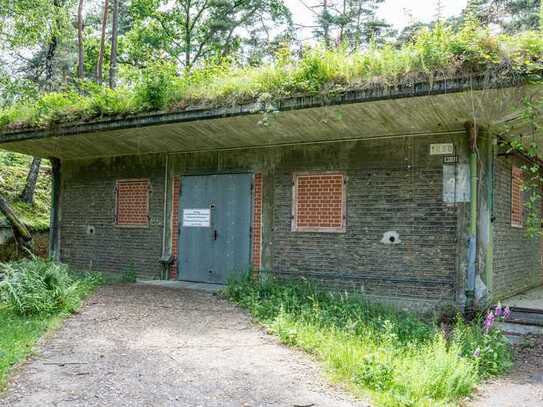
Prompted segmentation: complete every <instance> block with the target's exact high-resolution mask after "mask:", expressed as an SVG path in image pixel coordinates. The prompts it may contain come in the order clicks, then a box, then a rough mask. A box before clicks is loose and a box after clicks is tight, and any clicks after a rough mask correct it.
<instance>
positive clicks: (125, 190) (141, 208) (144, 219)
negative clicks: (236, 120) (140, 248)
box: [115, 179, 150, 226]
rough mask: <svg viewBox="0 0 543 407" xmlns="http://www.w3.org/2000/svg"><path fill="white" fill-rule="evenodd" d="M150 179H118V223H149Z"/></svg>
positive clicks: (133, 224)
mask: <svg viewBox="0 0 543 407" xmlns="http://www.w3.org/2000/svg"><path fill="white" fill-rule="evenodd" d="M149 189H150V188H149V180H148V179H127V180H119V181H117V187H116V197H117V205H116V216H115V220H116V222H115V223H116V224H117V225H122V226H147V225H149Z"/></svg>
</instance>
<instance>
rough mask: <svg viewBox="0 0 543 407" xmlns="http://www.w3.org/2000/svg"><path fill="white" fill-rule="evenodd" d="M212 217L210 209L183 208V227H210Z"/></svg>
mask: <svg viewBox="0 0 543 407" xmlns="http://www.w3.org/2000/svg"><path fill="white" fill-rule="evenodd" d="M210 218H211V211H210V210H209V209H183V227H192V228H208V227H209V223H210Z"/></svg>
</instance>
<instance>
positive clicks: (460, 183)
mask: <svg viewBox="0 0 543 407" xmlns="http://www.w3.org/2000/svg"><path fill="white" fill-rule="evenodd" d="M469 200H470V184H469V165H468V164H457V165H449V164H443V202H445V203H449V204H452V203H457V202H469Z"/></svg>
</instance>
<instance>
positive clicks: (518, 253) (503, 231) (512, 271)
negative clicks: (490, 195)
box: [493, 157, 543, 300]
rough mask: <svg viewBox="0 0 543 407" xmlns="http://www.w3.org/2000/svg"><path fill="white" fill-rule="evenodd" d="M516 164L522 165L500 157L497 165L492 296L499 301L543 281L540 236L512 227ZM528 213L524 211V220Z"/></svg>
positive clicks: (523, 228) (522, 228)
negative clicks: (534, 237) (531, 235)
mask: <svg viewBox="0 0 543 407" xmlns="http://www.w3.org/2000/svg"><path fill="white" fill-rule="evenodd" d="M513 164H515V165H516V166H519V165H521V164H520V163H514V162H513V159H512V158H507V157H498V158H497V160H496V165H495V176H494V219H495V220H494V273H493V285H494V292H493V295H494V298H495V299H496V300H497V299H500V298H505V297H508V296H511V295H514V294H516V293H518V292H521V291H524V290H526V289H528V288H531V287H534V286H537V285H540V284H542V283H543V279H542V277H543V273H542V272H541V264H540V261H541V258H540V253H541V252H540V243H539V241H538V240H539V239H531V238H529V237H527V236H526V230H525V227H515V226H513V224H514V223H515V222H514V221H513V219H512V211H511V209H512V198H513V195H514V194H513V191H512V186H513V180H512V178H511V177H512V174H513ZM517 199H519V198H517ZM520 209H521V210H522V209H523V207H522V206H520ZM522 212H525V210H523V211H522ZM525 216H526V213H522V217H523V219H524V218H525ZM521 223H524V224H525V222H521Z"/></svg>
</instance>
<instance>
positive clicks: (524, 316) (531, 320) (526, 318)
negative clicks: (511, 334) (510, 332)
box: [507, 307, 543, 326]
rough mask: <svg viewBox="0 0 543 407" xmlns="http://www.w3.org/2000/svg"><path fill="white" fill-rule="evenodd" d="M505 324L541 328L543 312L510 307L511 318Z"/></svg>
mask: <svg viewBox="0 0 543 407" xmlns="http://www.w3.org/2000/svg"><path fill="white" fill-rule="evenodd" d="M507 322H516V323H519V324H523V325H537V326H543V310H537V309H530V308H519V307H511V316H510V317H509V318H508V320H507Z"/></svg>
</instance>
